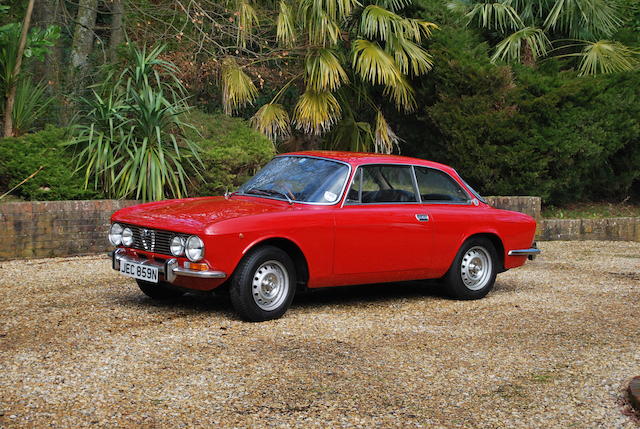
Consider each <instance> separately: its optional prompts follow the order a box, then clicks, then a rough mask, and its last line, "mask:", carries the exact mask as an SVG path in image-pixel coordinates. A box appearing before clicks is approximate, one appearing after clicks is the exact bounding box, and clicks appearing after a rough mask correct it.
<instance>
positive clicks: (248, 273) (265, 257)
mask: <svg viewBox="0 0 640 429" xmlns="http://www.w3.org/2000/svg"><path fill="white" fill-rule="evenodd" d="M270 260H275V261H278V262H280V263H281V264H282V265H283V266H284V268H285V269H286V271H287V272H286V273H285V274H286V275H287V276H288V284H289V288H288V290H287V292H286V293H287V295H286V297H285V299H284V300H283V302H282V303H281V304H280V306H278V307H277V308H275V309H273V310H269V311H267V310H263V309H262V308H260V307H259V306H258V304H257V303H256V302H255V300H254V298H253V295H252V293H253V291H252V279H253V277H254V275H255V272H256V270H257V269H258V267H260V265H262V264H263V263H265V262H267V261H270ZM296 280H297V279H296V270H295V265H294V263H293V261H292V260H291V257H289V255H288V254H287V253H286V252H285V251H283V250H282V249H280V248H278V247H275V246H260V247H258V248H256V249H254V250H252V251H250V252H249V253H247V254H246V255H245V256H244V258H243V259H242V260H241V261H240V263H239V264H238V268H237V269H236V271H235V272H234V274H233V276H232V278H231V284H230V288H229V297H230V298H231V304H232V305H233V307H234V309H235V310H236V312H238V314H239V315H240V317H242V318H243V319H244V320H247V321H250V322H262V321H265V320H271V319H277V318H279V317H281V316H282V315H283V314H284V313H285V312H286V311H287V309H288V308H289V306H290V305H291V302H292V301H293V296H294V295H295V289H296Z"/></svg>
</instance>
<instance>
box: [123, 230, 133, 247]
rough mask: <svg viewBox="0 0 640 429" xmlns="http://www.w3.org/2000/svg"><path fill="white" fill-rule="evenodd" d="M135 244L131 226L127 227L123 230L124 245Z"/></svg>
mask: <svg viewBox="0 0 640 429" xmlns="http://www.w3.org/2000/svg"><path fill="white" fill-rule="evenodd" d="M132 244H133V232H132V231H131V228H125V229H123V230H122V245H123V246H127V247H129V246H131V245H132Z"/></svg>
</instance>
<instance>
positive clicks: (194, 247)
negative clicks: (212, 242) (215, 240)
mask: <svg viewBox="0 0 640 429" xmlns="http://www.w3.org/2000/svg"><path fill="white" fill-rule="evenodd" d="M185 253H186V255H187V258H189V260H190V261H191V262H198V261H199V260H201V259H202V258H203V257H204V243H203V242H202V240H200V238H199V237H196V236H195V235H192V236H191V237H189V239H188V240H187V245H186V247H185Z"/></svg>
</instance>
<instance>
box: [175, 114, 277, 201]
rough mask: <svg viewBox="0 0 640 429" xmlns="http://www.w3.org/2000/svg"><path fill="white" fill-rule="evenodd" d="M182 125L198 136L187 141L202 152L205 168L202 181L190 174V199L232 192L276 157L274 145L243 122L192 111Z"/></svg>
mask: <svg viewBox="0 0 640 429" xmlns="http://www.w3.org/2000/svg"><path fill="white" fill-rule="evenodd" d="M185 122H187V123H190V124H191V125H193V126H194V127H195V129H196V130H197V131H198V133H199V135H198V134H197V133H192V135H191V136H190V138H191V139H192V140H193V141H194V142H196V143H197V144H198V146H199V147H200V148H201V150H202V152H201V153H200V158H201V159H202V162H203V164H204V168H203V169H202V172H201V174H202V178H201V179H200V178H197V177H196V176H195V175H194V174H193V172H190V174H189V175H190V176H191V177H192V178H193V180H192V184H191V189H190V190H189V194H190V195H192V196H207V195H221V194H222V193H224V192H225V191H226V190H229V191H233V190H235V189H236V188H237V187H238V186H240V185H241V184H242V183H244V182H245V181H246V180H247V179H248V178H249V177H251V176H252V175H253V174H254V173H255V172H256V171H257V170H258V169H259V168H260V167H262V166H263V165H264V164H266V163H267V162H268V161H269V160H270V159H271V158H272V157H273V156H274V155H275V149H274V147H273V143H271V142H270V141H269V140H268V139H267V138H266V137H264V136H263V135H262V134H260V133H258V132H257V131H255V130H253V129H252V128H251V127H250V126H249V123H248V122H247V121H246V120H244V119H240V118H231V117H229V116H227V115H224V114H221V113H219V114H212V115H209V114H205V113H202V112H200V111H197V110H193V111H191V112H189V114H188V115H187V117H186V118H185Z"/></svg>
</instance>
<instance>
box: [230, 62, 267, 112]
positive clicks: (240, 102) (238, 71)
mask: <svg viewBox="0 0 640 429" xmlns="http://www.w3.org/2000/svg"><path fill="white" fill-rule="evenodd" d="M257 94H258V90H257V88H256V86H255V85H254V83H253V81H252V80H251V78H250V77H249V76H247V74H246V73H245V72H244V71H243V70H242V68H241V67H240V66H239V65H238V63H236V62H235V60H233V59H232V58H226V59H225V60H224V62H223V64H222V106H223V108H224V112H225V113H226V114H228V115H230V114H231V113H232V112H233V111H235V110H237V109H238V108H240V107H244V106H246V105H247V103H248V104H253V101H254V100H255V99H256V96H257Z"/></svg>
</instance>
